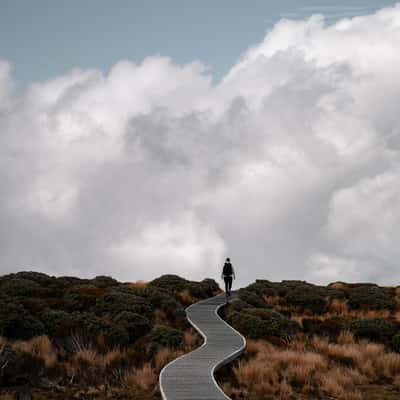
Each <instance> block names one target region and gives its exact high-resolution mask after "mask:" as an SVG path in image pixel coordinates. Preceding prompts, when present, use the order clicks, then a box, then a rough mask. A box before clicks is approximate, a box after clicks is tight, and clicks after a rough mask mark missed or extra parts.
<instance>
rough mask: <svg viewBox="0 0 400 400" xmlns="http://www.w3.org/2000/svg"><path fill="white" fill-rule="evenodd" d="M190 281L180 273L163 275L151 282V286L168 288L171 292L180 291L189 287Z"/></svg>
mask: <svg viewBox="0 0 400 400" xmlns="http://www.w3.org/2000/svg"><path fill="white" fill-rule="evenodd" d="M189 283H190V282H189V281H188V280H186V279H184V278H181V277H180V276H178V275H162V276H160V277H159V278H156V279H153V280H152V281H151V282H149V286H156V287H159V288H162V289H166V290H168V291H169V292H180V291H182V290H184V289H187V288H188V287H189Z"/></svg>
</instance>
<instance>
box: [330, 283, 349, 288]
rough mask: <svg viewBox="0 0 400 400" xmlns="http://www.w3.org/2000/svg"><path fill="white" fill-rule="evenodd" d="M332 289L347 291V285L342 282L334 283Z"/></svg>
mask: <svg viewBox="0 0 400 400" xmlns="http://www.w3.org/2000/svg"><path fill="white" fill-rule="evenodd" d="M330 287H331V288H332V289H346V288H347V285H346V284H345V283H342V282H334V283H332V284H331V285H330Z"/></svg>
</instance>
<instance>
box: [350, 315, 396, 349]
mask: <svg viewBox="0 0 400 400" xmlns="http://www.w3.org/2000/svg"><path fill="white" fill-rule="evenodd" d="M348 329H349V330H351V331H352V332H353V333H354V335H355V336H356V337H357V338H365V339H369V340H373V341H378V342H384V343H388V342H389V341H390V340H391V339H392V337H393V336H394V334H395V333H396V331H397V328H396V325H395V324H393V323H392V322H390V321H388V320H386V319H383V318H363V319H357V320H353V321H350V322H349V323H348Z"/></svg>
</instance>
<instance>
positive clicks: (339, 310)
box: [329, 299, 349, 315]
mask: <svg viewBox="0 0 400 400" xmlns="http://www.w3.org/2000/svg"><path fill="white" fill-rule="evenodd" d="M348 311H349V308H348V305H347V301H345V300H341V299H333V300H332V301H331V302H330V304H329V312H330V313H331V314H334V315H342V314H346V313H348Z"/></svg>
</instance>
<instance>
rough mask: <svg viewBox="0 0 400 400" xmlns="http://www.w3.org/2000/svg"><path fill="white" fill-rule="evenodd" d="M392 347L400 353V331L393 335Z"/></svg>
mask: <svg viewBox="0 0 400 400" xmlns="http://www.w3.org/2000/svg"><path fill="white" fill-rule="evenodd" d="M392 347H393V349H394V350H396V351H397V352H398V353H400V332H398V333H396V334H395V335H393V337H392Z"/></svg>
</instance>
